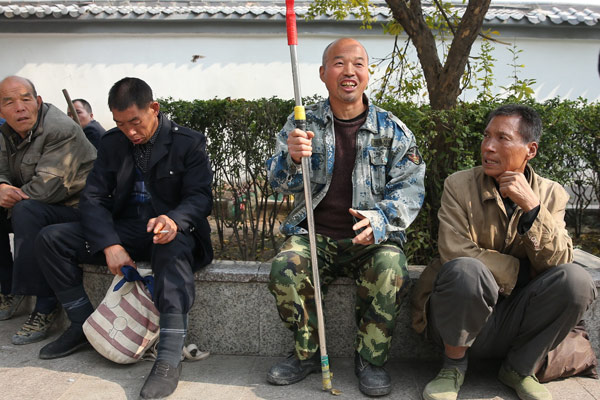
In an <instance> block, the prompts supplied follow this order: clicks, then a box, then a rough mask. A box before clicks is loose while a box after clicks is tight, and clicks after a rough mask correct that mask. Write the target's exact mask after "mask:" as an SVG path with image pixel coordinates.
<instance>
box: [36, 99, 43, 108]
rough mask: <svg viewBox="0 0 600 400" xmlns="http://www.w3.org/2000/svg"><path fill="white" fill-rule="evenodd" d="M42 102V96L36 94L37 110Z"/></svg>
mask: <svg viewBox="0 0 600 400" xmlns="http://www.w3.org/2000/svg"><path fill="white" fill-rule="evenodd" d="M43 102H44V100H42V96H38V97H37V105H38V107H37V108H38V110H39V109H40V107H41V106H42V103H43Z"/></svg>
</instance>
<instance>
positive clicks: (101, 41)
mask: <svg viewBox="0 0 600 400" xmlns="http://www.w3.org/2000/svg"><path fill="white" fill-rule="evenodd" d="M355 37H357V38H358V39H359V40H361V41H362V42H363V44H364V45H365V47H366V48H367V50H368V51H369V55H370V57H371V59H372V60H373V59H374V58H378V57H383V56H385V55H386V54H388V53H389V52H390V50H391V45H392V40H393V38H391V37H389V36H378V35H373V34H369V35H364V36H362V37H361V36H359V35H356V36H355ZM333 39H335V36H332V35H306V36H301V37H300V38H299V47H298V58H299V60H300V63H301V64H300V82H301V86H302V94H303V95H305V96H306V95H312V94H319V95H322V96H324V95H326V92H325V88H324V86H323V84H322V83H321V82H320V80H319V76H318V67H319V65H320V62H321V53H322V51H323V48H324V47H325V46H326V45H327V44H328V43H329V42H330V41H332V40H333ZM502 39H503V40H510V38H502ZM517 44H518V46H519V48H520V49H522V50H523V52H522V53H521V55H520V57H521V58H520V60H519V62H520V63H522V64H525V68H524V70H523V72H521V73H520V76H521V78H535V79H536V80H537V84H536V85H535V86H534V88H535V89H536V94H537V97H538V99H540V100H544V99H546V98H549V97H554V96H556V95H559V96H562V97H568V98H572V99H575V98H577V97H578V96H582V97H586V98H588V99H590V100H598V99H600V79H599V77H598V73H597V59H598V58H597V57H598V51H599V49H600V42H599V41H592V40H575V39H570V40H561V39H553V40H550V39H546V40H544V42H541V41H540V40H538V39H535V40H534V39H520V40H518V42H517ZM496 46H497V49H496V52H495V54H494V56H495V58H498V61H497V62H496V66H497V69H496V70H495V76H496V78H497V80H498V85H506V84H507V81H506V77H508V76H509V75H511V72H512V71H511V70H510V68H509V67H508V66H507V65H506V64H508V63H510V60H511V55H510V53H509V52H508V50H507V49H506V48H504V46H502V45H496ZM0 49H2V59H1V62H0V77H4V76H7V75H12V74H17V75H21V76H25V77H28V78H29V79H31V80H32V81H33V82H34V83H35V85H36V87H37V89H38V92H39V94H40V95H42V97H43V98H44V100H45V101H47V102H50V103H53V104H55V105H57V106H59V107H60V108H62V109H66V105H65V101H64V98H63V96H62V92H61V90H62V89H63V88H67V89H68V91H69V93H70V95H71V97H72V98H77V97H83V98H86V99H87V100H88V101H90V103H91V104H92V107H93V108H94V114H95V117H96V119H97V120H99V121H100V122H101V123H102V124H103V125H104V127H105V128H110V127H112V126H114V125H113V123H112V117H111V115H110V113H109V111H108V107H107V106H106V100H107V94H108V90H109V89H110V87H111V85H112V84H113V83H114V82H116V81H117V80H119V79H120V78H122V77H124V76H137V77H139V78H142V79H144V80H145V81H147V82H148V83H149V84H150V86H151V87H152V88H153V89H154V92H155V96H156V97H168V96H171V97H173V98H176V99H186V100H192V99H210V98H214V97H217V98H223V97H228V96H229V97H232V98H247V99H253V98H260V97H271V96H278V97H280V98H292V97H293V87H292V80H291V68H290V62H289V59H290V56H289V48H288V46H287V41H286V39H285V37H284V35H283V32H282V35H280V36H275V35H262V36H249V35H248V36H244V37H231V36H225V35H222V36H215V35H206V34H197V35H194V34H185V35H168V36H166V35H161V36H159V35H124V34H123V35H121V34H119V35H106V34H79V35H73V34H70V35H67V34H0ZM478 49H479V46H478V45H476V46H474V50H475V51H478ZM193 55H201V56H202V58H199V59H198V60H197V61H196V62H192V61H191V59H192V56H193ZM466 98H467V99H468V98H469V96H468V95H467V97H466Z"/></svg>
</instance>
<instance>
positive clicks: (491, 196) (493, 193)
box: [481, 163, 534, 202]
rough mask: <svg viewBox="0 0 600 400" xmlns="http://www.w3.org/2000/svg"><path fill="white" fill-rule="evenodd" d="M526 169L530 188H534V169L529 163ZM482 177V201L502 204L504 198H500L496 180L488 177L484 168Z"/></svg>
mask: <svg viewBox="0 0 600 400" xmlns="http://www.w3.org/2000/svg"><path fill="white" fill-rule="evenodd" d="M525 169H526V173H525V176H526V178H527V183H529V186H532V184H533V175H534V171H533V168H532V167H531V166H530V165H529V163H527V165H525ZM481 176H482V182H481V188H482V189H481V199H482V200H483V201H488V200H500V202H501V201H502V198H501V196H500V193H499V192H498V189H497V188H496V184H495V182H494V178H492V177H491V176H488V175H486V174H485V172H483V167H482V171H481Z"/></svg>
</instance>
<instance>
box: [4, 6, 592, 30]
mask: <svg viewBox="0 0 600 400" xmlns="http://www.w3.org/2000/svg"><path fill="white" fill-rule="evenodd" d="M373 3H374V4H375V6H374V8H373V16H374V17H375V18H376V19H377V20H378V21H385V20H387V19H388V18H389V8H388V7H387V5H386V4H385V2H384V1H382V0H375V1H374V2H373ZM309 4H310V1H296V7H295V10H296V13H297V14H298V15H299V16H303V15H304V14H305V13H306V12H307V11H308V5H309ZM461 4H462V3H458V5H457V7H459V9H460V8H461V7H462V6H461ZM432 10H433V7H432V6H430V5H425V6H424V12H425V13H428V12H431V11H432ZM18 18H29V19H36V18H37V19H63V20H89V19H107V20H114V19H122V20H178V19H186V20H190V19H199V20H202V19H211V20H233V19H237V20H284V19H285V2H284V1H267V0H255V1H214V0H212V1H211V0H207V1H54V2H52V1H0V20H1V19H18ZM331 18H332V17H331V16H323V17H320V18H319V20H328V19H331ZM485 18H486V21H487V23H490V24H493V23H506V24H533V25H546V26H548V25H550V26H552V25H559V24H565V25H569V24H570V25H587V26H595V25H600V1H599V0H588V2H585V1H583V2H582V1H581V0H579V1H574V2H573V3H572V4H565V2H564V1H562V2H559V1H556V2H553V1H551V0H547V1H546V2H545V3H541V2H540V1H539V0H537V1H536V0H523V1H521V2H516V1H514V0H504V1H503V0H493V1H492V6H491V7H490V9H489V11H488V13H487V15H486V17H485ZM353 19H355V18H354V17H352V16H350V17H349V18H348V20H353Z"/></svg>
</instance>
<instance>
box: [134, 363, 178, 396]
mask: <svg viewBox="0 0 600 400" xmlns="http://www.w3.org/2000/svg"><path fill="white" fill-rule="evenodd" d="M179 375H181V363H179V365H178V366H177V367H174V366H172V365H171V364H169V363H168V362H166V361H163V360H156V362H155V363H154V365H153V366H152V371H150V374H149V375H148V378H147V379H146V382H144V386H143V387H142V390H141V391H140V397H141V398H142V399H144V400H150V399H164V398H165V397H168V396H169V395H170V394H171V393H173V392H174V391H175V389H177V384H178V383H179Z"/></svg>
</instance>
